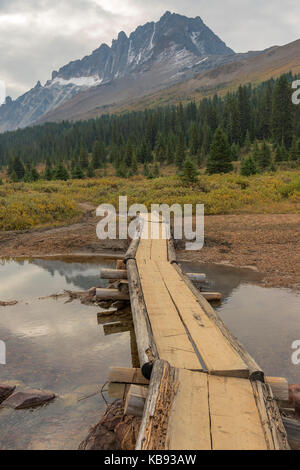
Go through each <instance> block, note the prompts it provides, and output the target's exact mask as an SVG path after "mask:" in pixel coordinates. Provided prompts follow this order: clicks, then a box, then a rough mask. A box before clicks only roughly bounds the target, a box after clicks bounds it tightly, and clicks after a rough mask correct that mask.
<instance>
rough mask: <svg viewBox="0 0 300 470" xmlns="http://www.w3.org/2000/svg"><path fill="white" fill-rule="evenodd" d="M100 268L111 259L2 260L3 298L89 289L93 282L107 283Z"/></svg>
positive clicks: (0, 287)
mask: <svg viewBox="0 0 300 470" xmlns="http://www.w3.org/2000/svg"><path fill="white" fill-rule="evenodd" d="M100 266H101V268H110V267H112V266H113V262H112V261H111V262H110V261H105V262H103V260H102V261H101V265H100V264H99V260H97V259H96V260H89V261H88V262H85V263H80V262H76V261H75V260H72V259H71V260H70V261H69V262H67V261H61V260H50V259H32V260H18V261H16V260H2V265H0V299H1V300H5V301H6V300H11V299H13V300H19V299H24V298H30V297H43V296H47V295H50V294H56V293H59V292H62V291H63V290H64V289H66V290H68V289H69V290H86V289H89V288H90V287H93V286H96V285H97V286H102V287H105V286H106V284H107V283H106V281H105V280H102V279H100Z"/></svg>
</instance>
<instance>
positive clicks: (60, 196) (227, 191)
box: [0, 169, 300, 230]
mask: <svg viewBox="0 0 300 470" xmlns="http://www.w3.org/2000/svg"><path fill="white" fill-rule="evenodd" d="M165 173H168V175H167V176H165V175H164V176H162V177H160V178H157V179H154V180H147V179H146V178H144V177H143V176H136V177H134V178H131V179H121V178H117V177H114V176H108V177H103V178H94V179H86V180H75V181H74V180H72V181H66V182H61V181H50V182H48V181H39V182H36V183H14V184H8V183H5V184H4V185H2V186H0V230H22V229H28V228H34V227H38V226H41V225H59V224H67V223H71V222H72V221H74V220H77V219H78V217H79V216H80V214H81V211H80V209H79V207H78V203H79V202H89V203H92V204H94V205H95V206H97V205H99V204H101V203H108V204H113V205H114V206H115V207H116V208H117V207H118V203H119V196H127V197H128V204H129V205H131V204H134V203H140V204H145V205H146V206H147V207H148V208H149V209H150V207H151V204H169V205H172V204H204V205H205V213H206V214H207V215H210V214H239V213H296V212H299V209H300V171H299V170H295V171H280V172H277V173H272V174H271V173H270V174H263V175H255V176H252V177H249V178H247V177H241V176H239V175H237V174H234V173H232V174H228V175H213V176H208V175H200V176H199V179H198V183H196V184H194V185H187V186H184V185H183V184H182V182H181V180H180V178H179V177H178V176H176V175H175V174H174V173H172V172H171V171H170V169H166V170H165ZM171 173H172V174H171Z"/></svg>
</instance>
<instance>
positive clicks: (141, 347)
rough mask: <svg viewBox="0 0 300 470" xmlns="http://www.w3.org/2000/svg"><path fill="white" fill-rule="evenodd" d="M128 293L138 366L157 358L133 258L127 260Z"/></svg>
mask: <svg viewBox="0 0 300 470" xmlns="http://www.w3.org/2000/svg"><path fill="white" fill-rule="evenodd" d="M127 272H128V283H129V295H130V301H131V312H132V318H133V323H134V331H135V336H136V342H137V348H138V355H139V360H140V366H143V365H144V364H145V363H147V362H149V361H152V360H153V359H158V352H157V347H156V344H155V340H154V337H153V332H152V329H151V325H150V322H149V318H148V313H147V309H146V305H145V301H144V296H143V291H142V286H141V282H140V277H139V274H138V269H137V265H136V261H135V260H128V261H127Z"/></svg>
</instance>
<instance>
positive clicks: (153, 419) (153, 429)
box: [136, 361, 176, 450]
mask: <svg viewBox="0 0 300 470" xmlns="http://www.w3.org/2000/svg"><path fill="white" fill-rule="evenodd" d="M175 391H176V390H175V384H174V381H173V377H172V369H171V367H170V365H169V364H168V362H166V361H155V363H154V367H153V371H152V375H151V380H150V385H149V389H148V395H147V399H146V403H145V407H144V413H143V419H142V423H141V427H140V432H139V436H138V439H137V443H136V450H164V449H165V448H166V443H165V439H166V428H167V424H168V418H169V413H168V410H169V407H170V403H172V398H173V396H174V394H175Z"/></svg>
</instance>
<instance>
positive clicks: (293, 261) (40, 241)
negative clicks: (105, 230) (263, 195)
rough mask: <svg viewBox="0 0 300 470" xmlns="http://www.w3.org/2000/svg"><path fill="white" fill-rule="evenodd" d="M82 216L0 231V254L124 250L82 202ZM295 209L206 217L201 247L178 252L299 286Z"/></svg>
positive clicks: (299, 231)
mask: <svg viewBox="0 0 300 470" xmlns="http://www.w3.org/2000/svg"><path fill="white" fill-rule="evenodd" d="M81 208H82V209H83V210H84V217H83V220H82V221H81V222H80V223H77V224H74V225H70V226H67V227H60V228H53V229H48V230H45V229H43V230H35V231H26V232H2V233H0V255H1V256H10V257H17V256H34V255H39V256H40V255H51V254H65V255H66V254H72V253H76V252H81V253H101V252H103V251H105V250H107V251H125V250H126V248H127V246H128V242H127V241H124V240H121V241H120V240H106V241H100V240H99V239H98V238H97V235H96V225H97V222H98V219H96V218H95V217H94V208H93V207H92V206H90V205H88V204H83V205H81ZM299 240H300V214H282V215H281V214H279V215H269V214H266V215H265V214H262V215H256V214H255V215H221V216H209V217H206V220H205V246H204V248H203V249H202V250H201V251H200V252H185V251H179V256H180V257H181V258H183V259H186V260H191V261H192V260H194V261H202V262H210V263H225V264H231V265H233V266H250V267H252V268H253V269H257V270H258V271H260V272H262V273H264V274H265V277H264V280H263V283H264V284H265V285H266V286H270V287H271V286H274V287H289V288H295V289H300V249H299Z"/></svg>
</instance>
